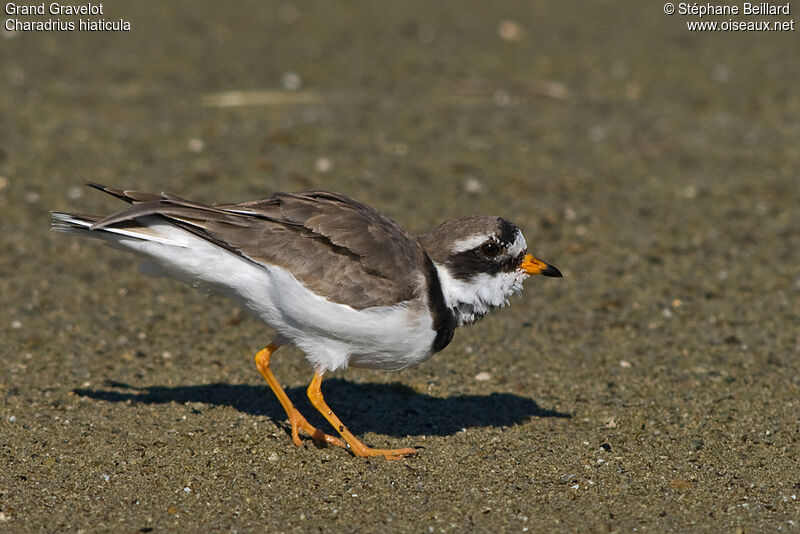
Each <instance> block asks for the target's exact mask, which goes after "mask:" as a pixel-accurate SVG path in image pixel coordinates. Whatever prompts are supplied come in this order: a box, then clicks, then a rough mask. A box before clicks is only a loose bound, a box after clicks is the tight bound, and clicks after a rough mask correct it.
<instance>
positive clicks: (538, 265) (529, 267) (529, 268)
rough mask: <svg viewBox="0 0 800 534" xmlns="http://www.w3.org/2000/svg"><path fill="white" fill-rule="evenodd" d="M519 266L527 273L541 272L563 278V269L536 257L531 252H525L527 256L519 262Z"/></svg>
mask: <svg viewBox="0 0 800 534" xmlns="http://www.w3.org/2000/svg"><path fill="white" fill-rule="evenodd" d="M519 268H520V269H522V270H523V271H525V272H526V273H527V274H541V275H544V276H555V277H557V278H561V271H559V270H558V269H556V268H555V267H553V266H552V265H550V264H549V263H547V262H545V261H542V260H540V259H538V258H534V257H533V256H532V255H530V254H525V257H524V258H522V263H520V264H519Z"/></svg>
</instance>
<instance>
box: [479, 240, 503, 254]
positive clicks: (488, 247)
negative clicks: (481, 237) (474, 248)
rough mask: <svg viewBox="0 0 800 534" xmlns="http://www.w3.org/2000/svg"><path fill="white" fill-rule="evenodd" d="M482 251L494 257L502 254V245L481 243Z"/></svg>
mask: <svg viewBox="0 0 800 534" xmlns="http://www.w3.org/2000/svg"><path fill="white" fill-rule="evenodd" d="M481 252H483V254H484V255H485V256H487V257H489V258H494V257H495V256H497V255H498V254H500V246H499V245H498V244H497V243H492V242H489V243H484V244H483V245H481Z"/></svg>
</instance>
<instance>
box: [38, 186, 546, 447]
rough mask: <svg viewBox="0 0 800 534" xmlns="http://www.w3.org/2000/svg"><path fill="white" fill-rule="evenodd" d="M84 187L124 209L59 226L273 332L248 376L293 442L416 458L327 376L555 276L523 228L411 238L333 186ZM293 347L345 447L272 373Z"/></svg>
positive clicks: (461, 227)
mask: <svg viewBox="0 0 800 534" xmlns="http://www.w3.org/2000/svg"><path fill="white" fill-rule="evenodd" d="M88 185H90V186H91V187H94V188H96V189H99V190H100V191H104V192H106V193H108V194H110V195H113V196H115V197H117V198H119V199H122V200H124V201H126V202H128V203H129V204H130V206H129V207H127V208H126V209H123V210H121V211H118V212H116V213H112V214H111V215H109V216H107V217H102V216H93V215H78V214H70V213H58V212H53V213H52V221H51V223H52V227H53V229H55V230H58V231H61V232H68V233H74V234H79V235H83V236H91V237H99V238H102V239H105V240H106V241H108V242H110V243H111V244H113V245H116V246H118V247H121V248H124V249H128V250H131V251H133V252H135V253H137V254H140V255H141V256H144V258H145V259H146V260H145V262H144V263H143V264H142V268H143V272H145V273H148V274H160V275H167V276H170V277H173V278H176V279H178V280H181V281H183V282H186V283H189V284H191V285H192V286H194V287H199V288H205V289H211V290H214V291H217V292H219V293H222V294H223V295H225V296H226V297H229V298H230V299H232V300H234V301H235V302H237V303H238V304H239V305H241V306H242V307H243V308H245V309H246V310H247V311H249V312H250V313H252V314H253V315H255V316H256V317H257V318H259V319H260V320H262V321H263V322H265V323H266V324H268V325H269V326H271V327H272V328H273V329H275V330H276V332H277V336H276V337H275V339H274V340H273V341H272V343H270V344H269V345H268V346H267V347H266V348H264V349H262V350H261V351H259V352H258V353H257V354H256V356H255V360H256V367H257V368H258V371H259V372H260V373H261V375H262V376H263V377H264V379H265V380H266V381H267V383H268V384H269V386H270V387H271V388H272V391H273V392H274V393H275V395H276V396H277V397H278V400H279V401H280V403H281V405H282V406H283V408H284V409H285V410H286V414H287V415H288V417H289V422H290V424H291V428H292V440H293V441H294V443H295V445H300V444H301V441H300V436H299V432H300V431H303V432H305V433H307V434H308V435H310V436H311V437H312V438H313V439H314V440H315V441H317V442H320V443H325V442H326V443H330V444H333V445H337V446H339V447H343V448H347V449H350V451H352V452H353V454H355V455H356V456H384V457H386V458H388V459H398V458H402V457H404V456H407V455H410V454H414V453H415V452H416V449H414V448H403V449H373V448H370V447H367V446H366V445H364V444H363V443H362V442H361V441H359V440H358V439H357V438H356V437H355V436H354V435H353V434H352V433H351V432H350V431H349V430H348V429H347V427H346V426H344V424H342V422H341V420H339V418H338V417H337V416H336V414H334V413H333V411H332V410H331V409H330V408H329V407H328V405H327V404H326V402H325V399H324V398H323V396H322V390H321V386H322V377H323V375H324V374H325V372H326V371H333V370H335V369H343V368H346V367H348V366H350V365H352V366H354V367H366V368H369V369H385V370H394V369H403V368H405V367H409V366H411V365H416V364H418V363H420V362H423V361H425V360H427V359H428V358H430V357H431V356H432V355H433V354H434V353H436V352H439V351H440V350H442V349H444V348H445V347H446V346H447V344H448V343H450V340H451V339H452V338H453V333H454V331H455V329H456V327H458V326H461V325H466V324H470V323H474V322H475V321H477V320H479V319H480V318H482V317H483V316H484V315H486V314H487V313H488V312H489V311H490V310H492V309H493V308H496V307H501V306H504V305H506V304H507V303H508V299H509V297H510V296H511V295H512V294H514V293H519V292H520V291H521V290H522V282H523V281H524V280H525V279H526V278H527V277H528V276H529V275H534V274H543V275H545V276H561V273H560V272H559V271H558V269H556V268H555V267H553V266H552V265H549V264H548V263H546V262H544V261H542V260H539V259H537V258H535V257H533V256H532V255H530V254H528V253H527V244H526V243H525V238H524V237H523V235H522V232H521V231H520V229H519V228H517V226H515V225H514V224H513V223H511V222H509V221H507V220H506V219H503V218H501V217H484V216H469V217H458V218H455V219H450V220H449V221H446V222H444V223H442V224H440V225H439V226H437V227H436V228H434V229H433V230H431V231H430V232H429V233H427V234H424V235H419V236H415V235H413V234H411V233H409V232H407V231H406V230H404V229H403V228H401V227H400V226H399V225H398V224H397V223H395V222H394V221H392V220H391V219H388V218H387V217H384V216H383V215H381V214H380V213H378V212H377V211H375V210H374V209H372V208H371V207H369V206H367V205H365V204H362V203H360V202H357V201H355V200H353V199H351V198H348V197H346V196H344V195H341V194H338V193H332V192H327V191H306V192H302V193H275V194H274V195H272V196H271V197H269V198H266V199H263V200H255V201H252V202H243V203H240V204H222V205H214V206H207V205H204V204H198V203H196V202H191V201H189V200H184V199H182V198H179V197H176V196H174V195H170V194H167V193H162V194H160V195H154V194H149V193H140V192H137V191H129V190H118V189H112V188H109V187H105V186H103V185H100V184H94V183H90V184H88ZM289 343H293V344H294V345H296V346H298V347H299V348H300V349H301V350H302V351H303V352H304V353H305V354H306V357H307V358H308V360H309V362H310V363H311V365H312V366H313V368H314V378H313V379H312V380H311V384H310V385H309V386H308V397H309V399H310V400H311V403H312V404H313V405H314V407H315V408H316V409H317V410H319V412H320V413H321V414H322V415H323V416H324V417H325V419H327V420H328V422H329V423H330V424H331V425H332V426H333V428H335V429H336V431H337V432H338V433H339V435H340V436H341V438H339V437H336V436H333V435H330V434H326V433H324V432H322V431H321V430H319V429H317V428H316V427H314V426H312V425H311V424H310V423H309V422H308V421H307V420H306V419H305V417H303V415H302V414H300V412H299V411H298V410H297V409H296V408H295V407H294V406H293V405H292V402H291V401H290V400H289V397H288V396H287V395H286V392H285V391H284V390H283V388H282V387H281V385H280V383H279V382H278V380H277V379H276V378H275V375H273V374H272V371H271V370H270V367H269V362H270V357H271V356H272V354H273V353H274V352H275V350H277V349H278V348H279V347H280V346H282V345H286V344H289Z"/></svg>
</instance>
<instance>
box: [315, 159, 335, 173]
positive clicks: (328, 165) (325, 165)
mask: <svg viewBox="0 0 800 534" xmlns="http://www.w3.org/2000/svg"><path fill="white" fill-rule="evenodd" d="M314 168H315V169H317V172H330V171H331V169H333V163H332V162H331V160H330V159H328V158H325V157H322V158H317V161H315V162H314Z"/></svg>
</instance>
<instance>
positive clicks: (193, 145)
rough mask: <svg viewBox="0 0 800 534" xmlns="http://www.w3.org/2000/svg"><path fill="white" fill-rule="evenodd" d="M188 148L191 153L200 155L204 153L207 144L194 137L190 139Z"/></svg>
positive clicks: (187, 144)
mask: <svg viewBox="0 0 800 534" xmlns="http://www.w3.org/2000/svg"><path fill="white" fill-rule="evenodd" d="M186 146H187V147H188V148H189V152H194V153H195V154H199V153H200V152H202V151H203V149H204V148H205V146H206V144H205V143H204V142H203V140H202V139H199V138H197V137H193V138H191V139H189V141H188V142H187V143H186Z"/></svg>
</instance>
